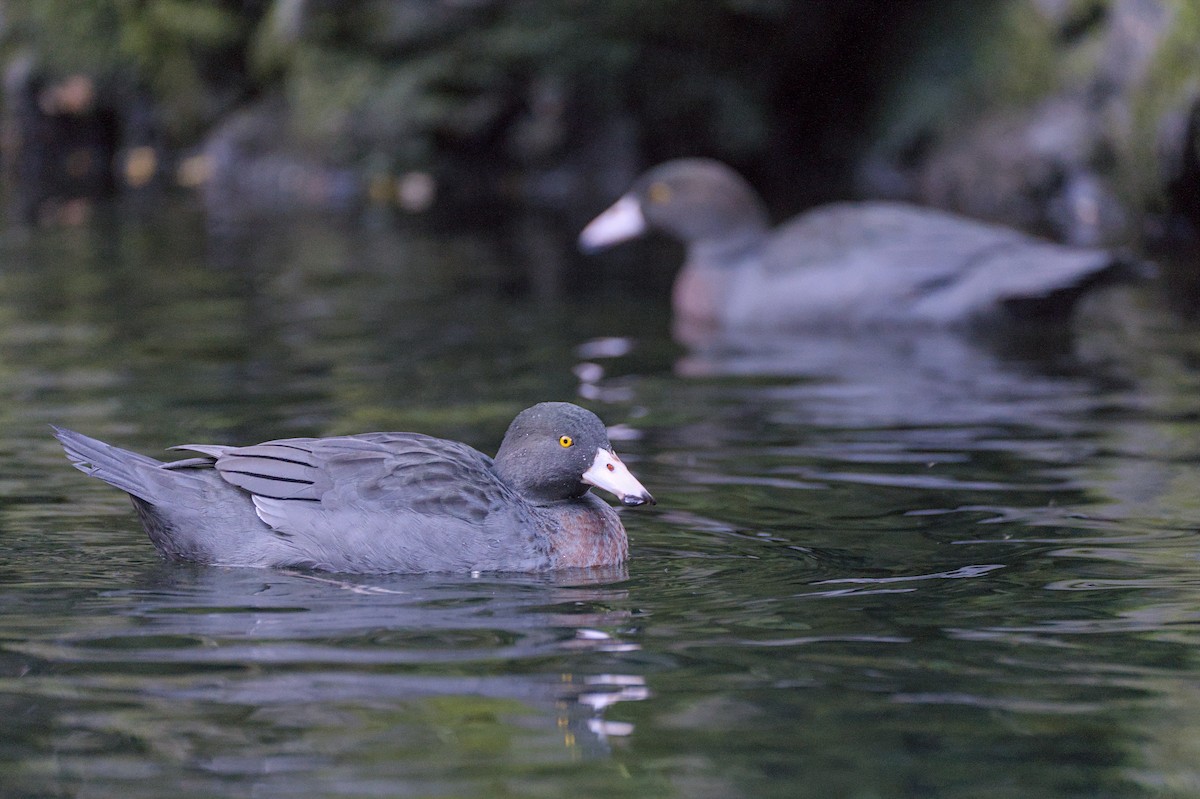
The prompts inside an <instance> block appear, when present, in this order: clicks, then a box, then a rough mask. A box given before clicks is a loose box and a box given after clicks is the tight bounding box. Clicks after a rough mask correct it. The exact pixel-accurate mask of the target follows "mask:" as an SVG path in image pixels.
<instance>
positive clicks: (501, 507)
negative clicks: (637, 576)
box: [55, 402, 654, 574]
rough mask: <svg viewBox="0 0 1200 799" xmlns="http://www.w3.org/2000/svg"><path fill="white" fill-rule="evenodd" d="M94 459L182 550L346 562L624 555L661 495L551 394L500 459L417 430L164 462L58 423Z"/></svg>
mask: <svg viewBox="0 0 1200 799" xmlns="http://www.w3.org/2000/svg"><path fill="white" fill-rule="evenodd" d="M55 436H56V437H57V438H58V440H59V441H60V442H61V443H62V445H63V448H64V449H65V450H66V453H67V457H69V458H70V459H71V462H72V463H73V464H74V465H75V467H76V468H77V469H79V470H80V471H82V472H84V473H86V474H89V475H92V476H93V477H98V478H100V479H101V480H103V481H105V482H106V483H109V484H110V485H113V486H116V487H117V488H119V489H121V490H122V491H125V492H127V493H128V494H129V495H130V497H131V498H132V499H133V505H134V508H135V509H136V510H137V513H138V515H139V516H140V517H141V520H142V525H143V526H144V527H145V528H146V532H147V533H148V534H149V536H150V540H151V541H152V542H153V543H154V546H155V547H156V548H157V549H158V551H159V552H160V553H161V554H162V555H163V556H165V557H167V558H169V559H172V560H183V561H194V562H198V563H208V564H218V565H223V566H255V567H299V568H311V569H321V570H326V571H337V572H358V573H373V574H382V573H400V572H430V571H456V572H466V571H518V572H532V571H545V570H550V569H566V568H582V567H591V566H606V565H612V564H617V563H620V562H622V561H624V560H625V558H626V555H627V553H628V543H627V539H626V535H625V528H624V527H623V526H622V524H621V520H620V518H619V517H618V515H617V513H616V511H614V510H613V509H612V508H611V507H610V506H609V505H608V504H607V503H605V502H603V501H602V500H601V499H599V498H598V497H596V496H595V495H593V494H592V493H590V490H589V488H590V487H591V486H595V487H597V488H602V489H604V490H606V491H610V492H612V493H613V494H614V495H616V497H617V498H618V499H619V500H620V501H621V502H622V503H624V504H625V505H642V504H645V503H650V504H653V503H654V498H653V497H652V496H651V495H650V493H649V492H648V491H646V489H645V488H643V487H642V485H641V483H639V482H638V481H637V479H636V478H635V477H634V476H633V475H632V474H631V473H630V472H629V470H628V469H627V468H626V467H625V465H624V464H623V463H622V462H621V461H620V459H619V458H618V457H617V456H616V454H615V453H614V452H613V448H612V444H611V443H610V442H609V440H608V433H607V431H606V430H605V428H604V425H603V423H602V422H601V421H600V419H599V418H597V417H596V415H595V414H593V413H591V412H590V411H587V410H585V409H583V408H580V407H579V406H577V405H572V404H570V403H565V402H545V403H541V404H539V405H535V406H533V407H532V408H528V409H526V410H524V411H522V412H521V413H520V414H518V415H517V417H516V418H515V419H514V420H513V422H512V424H511V425H510V426H509V428H508V432H507V433H506V434H505V436H504V441H503V442H502V443H501V445H500V450H499V452H498V453H497V454H496V458H495V460H493V459H492V458H489V457H488V456H486V455H484V454H483V453H481V452H479V451H477V450H475V449H472V448H471V447H469V446H467V445H466V444H460V443H458V442H456V441H447V440H444V439H439V438H433V437H431V436H426V435H422V434H419V433H364V434H362V435H353V436H339V437H336V438H291V439H281V440H278V441H268V442H266V443H263V444H258V445H255V446H249V447H232V446H218V445H201V444H194V445H193V444H189V445H186V446H181V447H175V448H174V449H183V450H189V451H192V452H198V453H201V456H200V457H195V458H189V459H187V460H181V461H175V462H172V463H163V462H161V461H157V460H155V459H153V458H148V457H146V456H144V455H138V454H136V453H133V452H129V451H127V450H123V449H119V448H117V447H114V446H111V445H109V444H106V443H104V442H103V441H97V440H96V439H93V438H88V437H87V436H84V435H81V434H79V433H76V432H73V431H70V430H65V429H62V428H57V427H56V428H55Z"/></svg>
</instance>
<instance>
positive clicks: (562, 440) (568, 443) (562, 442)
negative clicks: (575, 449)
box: [558, 436, 575, 448]
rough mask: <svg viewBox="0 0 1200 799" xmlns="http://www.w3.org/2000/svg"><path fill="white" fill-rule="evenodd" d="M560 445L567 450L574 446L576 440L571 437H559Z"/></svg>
mask: <svg viewBox="0 0 1200 799" xmlns="http://www.w3.org/2000/svg"><path fill="white" fill-rule="evenodd" d="M558 443H559V444H560V445H562V446H563V447H564V448H565V447H569V446H571V445H572V444H574V443H575V439H573V438H571V437H570V436H559V437H558Z"/></svg>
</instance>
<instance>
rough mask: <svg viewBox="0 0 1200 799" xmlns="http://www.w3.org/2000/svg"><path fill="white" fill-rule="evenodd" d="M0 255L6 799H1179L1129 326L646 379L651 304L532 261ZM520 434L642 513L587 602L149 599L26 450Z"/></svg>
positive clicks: (115, 535)
mask: <svg viewBox="0 0 1200 799" xmlns="http://www.w3.org/2000/svg"><path fill="white" fill-rule="evenodd" d="M648 252H649V251H648ZM0 257H2V262H0V321H2V324H0V345H2V346H0V352H2V353H3V355H0V414H2V415H3V425H2V426H0V536H2V541H3V549H4V556H3V558H0V710H2V715H0V758H2V759H3V765H2V766H0V793H3V795H4V796H6V797H7V796H11V797H33V796H86V797H102V796H121V797H125V798H126V799H134V798H135V797H160V796H163V795H172V796H176V797H192V796H195V797H208V796H217V795H226V796H248V797H249V796H253V797H273V796H281V797H282V796H331V797H342V796H345V797H363V796H389V797H390V796H430V797H433V796H447V797H449V796H455V797H458V796H480V797H484V796H486V797H492V796H507V795H512V796H570V795H576V796H617V797H619V796H631V797H633V796H636V797H647V796H681V797H798V796H812V797H830V796H845V797H904V796H912V797H978V796H989V797H1007V796H1011V797H1022V798H1028V797H1074V796H1077V797H1110V796H1112V797H1115V796H1179V797H1184V796H1192V795H1195V794H1196V793H1197V792H1200V768H1198V767H1197V766H1196V764H1197V763H1198V762H1200V688H1198V687H1197V686H1198V685H1200V680H1198V679H1197V678H1198V677H1200V665H1198V664H1197V651H1198V650H1197V644H1200V577H1198V575H1200V557H1198V554H1200V546H1198V545H1197V540H1196V524H1197V521H1198V520H1200V500H1198V499H1197V496H1198V491H1197V489H1198V488H1200V477H1198V474H1200V471H1198V468H1197V462H1198V461H1200V413H1198V411H1200V400H1197V397H1198V396H1200V393H1198V392H1197V389H1198V388H1200V386H1198V384H1200V369H1198V368H1197V364H1200V359H1197V357H1196V356H1197V354H1198V352H1197V345H1196V341H1197V340H1198V339H1197V338H1196V336H1195V331H1194V330H1193V329H1191V328H1189V327H1188V326H1187V325H1185V324H1183V323H1181V322H1178V321H1176V320H1173V319H1172V318H1171V317H1170V316H1168V315H1166V314H1165V313H1164V312H1162V311H1161V310H1159V309H1158V308H1157V307H1155V300H1154V297H1153V294H1152V292H1146V291H1134V292H1117V293H1115V294H1113V295H1112V296H1110V297H1107V298H1103V299H1102V300H1101V301H1100V302H1098V303H1097V304H1096V307H1095V308H1093V309H1091V311H1090V314H1091V317H1090V318H1091V321H1090V323H1089V321H1088V320H1086V319H1085V320H1084V322H1083V324H1082V327H1083V330H1082V331H1081V334H1082V336H1081V337H1080V338H1076V339H1075V340H1074V341H1072V340H1070V339H1068V340H1067V341H1066V342H1065V343H1064V341H1063V340H1062V338H1061V337H1055V338H1054V342H1053V345H1051V344H1050V343H1048V342H1049V338H1047V339H1045V340H1044V341H1042V344H1044V346H1040V345H1039V346H1034V347H1033V349H1034V350H1036V351H1037V352H1036V353H1035V354H1030V353H1029V352H1028V351H1024V352H1020V353H1014V352H1012V351H1009V350H1010V349H1011V348H1002V349H1001V350H1000V351H998V350H997V349H996V348H992V347H981V346H976V345H975V344H973V343H971V342H968V341H965V340H963V339H962V338H956V337H945V336H931V335H922V336H912V337H905V336H898V335H888V336H875V337H872V338H870V339H864V338H862V337H859V338H850V339H839V338H837V337H822V336H809V337H806V338H804V339H797V340H781V341H773V342H763V341H757V342H749V343H748V342H745V341H741V342H739V341H725V342H719V343H718V345H716V346H714V347H713V348H712V349H709V350H706V351H703V352H688V351H686V350H684V349H683V348H682V347H680V346H679V345H677V344H675V343H674V342H672V341H671V339H670V335H669V319H668V318H667V314H666V311H665V308H666V304H667V298H666V294H665V291H664V290H663V289H664V287H665V285H666V284H667V282H668V278H669V265H668V264H666V263H664V264H658V263H644V264H643V263H636V264H634V266H635V267H637V268H645V269H648V270H655V272H656V274H657V275H658V276H650V277H647V278H646V279H645V280H638V279H631V274H630V273H629V271H628V270H629V266H628V264H627V265H626V266H625V271H622V268H621V266H620V265H619V264H617V265H616V266H614V265H612V264H607V265H606V264H603V263H602V264H596V263H594V262H575V261H574V256H572V255H571V253H570V247H569V231H553V230H550V231H545V230H541V229H533V228H530V227H528V226H524V227H518V229H517V230H515V231H496V230H487V231H480V230H434V229H427V228H421V227H414V226H411V225H395V224H392V223H391V222H390V221H380V222H376V223H370V222H362V223H353V224H351V223H345V222H336V221H321V220H313V219H304V220H295V221H293V222H290V223H277V224H271V225H265V224H264V225H260V226H257V227H256V228H255V229H253V230H251V231H248V232H243V233H241V234H239V235H237V236H232V235H230V234H229V232H228V231H225V232H220V231H217V232H214V231H212V230H206V228H205V224H204V220H203V219H202V218H201V217H199V216H198V215H196V214H194V213H191V212H189V211H188V210H186V209H172V210H167V211H163V212H161V213H158V214H156V215H155V216H154V217H153V218H152V219H144V218H143V219H138V218H133V217H129V216H114V217H110V218H104V217H99V218H97V219H95V220H93V221H92V222H91V223H90V224H89V225H87V226H84V227H79V228H69V229H45V230H33V231H29V230H12V231H8V232H7V233H6V235H5V237H4V239H3V244H2V252H0ZM630 257H633V256H630ZM646 260H647V261H656V260H657V257H650V256H647V257H646ZM666 260H669V258H668V259H666ZM560 269H567V270H574V271H568V272H565V273H562V272H560V271H559V270H560ZM664 275H666V277H664ZM633 277H635V278H636V275H634V276H633ZM747 345H749V347H748V346H747ZM1026 349H1028V348H1026ZM747 350H749V351H747ZM545 399H574V400H576V401H579V402H582V403H584V404H586V405H588V406H589V407H591V408H593V409H594V410H596V411H597V412H598V413H600V415H601V416H602V417H603V418H604V419H605V420H606V422H608V423H609V424H610V425H613V426H614V427H615V431H614V438H615V439H616V444H617V447H618V449H619V450H620V451H621V452H622V453H623V454H624V456H625V459H626V460H627V461H629V462H630V464H631V466H632V468H633V469H634V471H635V472H636V473H637V474H638V476H639V477H640V478H641V480H642V482H643V483H644V484H645V485H646V486H647V487H648V488H649V489H650V490H651V491H653V492H654V494H655V495H656V496H657V497H658V499H659V505H658V506H657V507H656V508H654V509H632V510H622V513H623V518H624V519H625V521H626V526H627V527H628V529H629V532H630V536H631V546H632V558H631V560H630V562H629V564H628V566H627V567H624V568H620V569H610V570H600V571H592V572H581V573H567V574H559V575H550V576H503V575H482V576H475V577H472V576H469V575H468V576H444V575H443V576H390V577H345V576H339V575H323V574H316V573H305V572H280V571H259V570H238V569H220V568H205V567H196V566H187V565H173V564H167V563H163V562H161V561H159V559H158V558H157V557H156V555H155V554H154V552H153V550H152V548H151V547H150V545H149V543H148V542H147V541H146V539H145V536H144V534H143V533H142V532H141V530H140V528H139V527H138V525H137V522H136V519H135V517H134V516H133V514H132V512H131V511H130V509H129V506H128V502H127V500H126V499H125V497H124V496H123V495H121V494H120V493H119V492H116V491H115V490H113V489H111V488H109V487H108V486H106V485H104V484H102V483H100V482H98V481H95V480H88V479H87V478H85V477H84V476H83V475H80V474H78V473H77V472H75V471H74V470H72V469H71V468H70V467H69V465H68V464H67V463H66V461H65V459H64V458H63V457H62V454H61V452H60V451H59V450H58V449H57V446H56V444H55V442H54V441H53V439H52V438H51V437H50V436H49V434H48V428H47V424H49V423H56V424H62V425H66V426H69V427H73V428H76V429H80V430H82V431H84V432H86V433H88V434H91V435H95V436H99V437H101V438H105V439H107V440H110V441H113V442H115V443H118V444H121V445H123V446H127V447H130V448H133V449H136V450H139V451H142V452H146V453H147V454H161V453H162V449H163V447H164V446H166V445H169V444H176V443H187V442H222V443H251V442H255V441H259V440H263V439H266V438H272V437H279V436H290V435H313V434H331V433H344V432H359V431H365V430H371V429H415V430H421V431H424V432H430V433H434V434H437V435H443V436H448V437H453V438H457V439H461V440H464V441H467V442H469V443H471V444H473V445H476V446H478V447H480V448H482V449H484V450H485V451H488V452H492V451H494V449H495V446H496V445H497V443H498V441H499V439H500V437H501V435H502V434H503V431H504V428H505V427H506V426H507V424H508V422H509V420H510V419H511V417H512V416H513V414H515V412H516V411H518V410H520V409H521V408H522V407H525V406H526V405H529V404H532V403H533V402H536V401H540V400H545Z"/></svg>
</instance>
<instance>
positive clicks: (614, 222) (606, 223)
mask: <svg viewBox="0 0 1200 799" xmlns="http://www.w3.org/2000/svg"><path fill="white" fill-rule="evenodd" d="M645 232H646V216H645V214H643V213H642V204H641V203H640V202H638V199H637V197H634V196H633V195H632V194H626V195H625V196H624V197H622V198H621V199H619V200H617V201H616V202H615V203H613V204H612V205H610V206H609V208H608V210H607V211H605V212H604V213H602V214H600V216H598V217H596V218H595V219H593V220H592V221H591V222H588V224H587V227H585V228H584V229H583V231H582V232H581V233H580V234H579V246H580V247H582V248H583V249H584V250H598V249H601V248H602V247H607V246H608V245H610V244H616V243H617V242H619V241H625V240H626V239H632V238H634V237H635V236H640V235H642V234H643V233H645Z"/></svg>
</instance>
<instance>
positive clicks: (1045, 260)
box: [579, 158, 1122, 331]
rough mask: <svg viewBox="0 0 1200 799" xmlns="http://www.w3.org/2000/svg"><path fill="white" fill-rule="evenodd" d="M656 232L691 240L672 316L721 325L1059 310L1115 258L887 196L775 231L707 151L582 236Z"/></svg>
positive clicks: (994, 316) (743, 185)
mask: <svg viewBox="0 0 1200 799" xmlns="http://www.w3.org/2000/svg"><path fill="white" fill-rule="evenodd" d="M651 230H659V231H662V232H664V233H666V234H668V235H670V236H673V237H674V238H677V239H679V240H680V241H682V242H683V243H684V244H685V245H686V248H687V254H686V258H685V263H684V266H683V269H682V271H681V272H680V273H679V276H678V277H677V279H676V282H675V289H674V296H673V304H674V308H675V316H676V321H677V322H681V323H684V324H685V325H688V326H691V327H692V328H707V329H717V330H725V331H786V330H805V329H823V330H829V329H836V328H855V327H871V326H880V327H886V326H898V325H926V326H936V327H953V326H967V325H972V326H977V325H979V324H980V323H984V324H986V323H990V322H998V321H999V322H1003V321H1012V320H1018V321H1019V320H1023V319H1030V318H1044V317H1056V316H1061V315H1063V314H1065V313H1066V312H1068V311H1069V310H1070V307H1071V306H1072V304H1073V303H1074V301H1075V300H1076V299H1077V298H1078V297H1079V295H1080V294H1081V293H1082V292H1083V291H1084V290H1085V289H1087V288H1088V287H1089V286H1090V285H1092V284H1093V283H1095V282H1097V281H1099V280H1101V279H1103V278H1105V277H1107V276H1108V275H1109V274H1111V273H1114V272H1115V271H1117V270H1119V269H1120V267H1121V266H1122V264H1121V263H1120V262H1119V261H1118V259H1116V258H1114V257H1113V255H1112V254H1110V253H1108V252H1106V251H1104V250H1099V249H1090V248H1082V247H1067V246H1063V245H1059V244H1053V243H1051V242H1047V241H1041V240H1039V239H1035V238H1032V237H1030V236H1027V235H1025V234H1023V233H1020V232H1018V231H1015V230H1011V229H1009V228H1004V227H1000V226H997V225H989V224H984V223H982V222H976V221H973V220H970V219H965V218H963V217H960V216H955V215H953V214H948V213H945V212H942V211H936V210H932V209H928V208H920V207H917V206H912V205H906V204H903V203H894V202H858V203H836V204H833V205H827V206H823V207H820V208H817V209H814V210H812V211H809V212H808V213H805V214H802V215H801V216H799V217H796V218H795V219H793V220H790V221H788V222H785V223H784V224H782V225H780V226H779V227H777V228H775V229H771V228H770V226H769V224H768V220H767V214H766V210H765V207H764V205H763V202H762V200H761V199H760V198H759V196H758V194H757V193H756V192H755V191H754V189H753V188H751V186H750V184H748V183H747V182H746V181H745V180H744V179H743V178H742V177H741V176H740V175H738V174H737V173H736V172H734V171H733V170H732V169H730V168H729V167H728V166H726V165H725V164H722V163H720V162H718V161H712V160H708V159H701V158H685V159H678V160H674V161H668V162H666V163H664V164H661V165H659V166H657V167H654V168H653V169H651V170H650V171H649V172H647V173H645V174H644V175H642V176H641V177H640V178H638V179H637V181H635V183H634V185H633V187H632V188H631V189H630V190H629V191H628V192H627V193H626V194H625V195H623V196H622V197H621V198H620V199H618V200H617V201H616V202H615V203H614V204H613V205H612V206H611V207H610V208H609V209H608V210H607V211H605V212H604V213H602V214H601V215H600V216H598V217H596V219H594V220H593V221H592V222H591V223H590V224H588V225H587V227H586V228H584V230H583V232H582V233H580V236H579V243H580V246H581V247H582V248H583V249H584V250H585V251H595V250H600V249H603V248H606V247H609V246H611V245H613V244H616V243H618V242H621V241H625V240H626V239H631V238H634V237H637V236H641V235H643V234H645V233H647V232H649V231H651Z"/></svg>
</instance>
